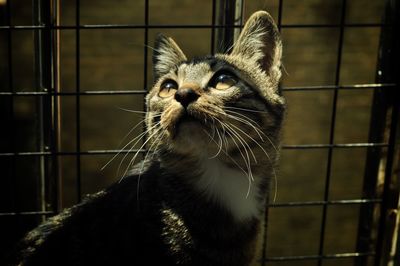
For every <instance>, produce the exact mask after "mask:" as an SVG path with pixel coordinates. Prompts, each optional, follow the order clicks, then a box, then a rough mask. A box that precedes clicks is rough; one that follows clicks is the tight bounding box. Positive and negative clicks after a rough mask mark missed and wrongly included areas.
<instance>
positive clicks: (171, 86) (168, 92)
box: [158, 80, 178, 98]
mask: <svg viewBox="0 0 400 266" xmlns="http://www.w3.org/2000/svg"><path fill="white" fill-rule="evenodd" d="M177 90H178V84H177V83H176V82H175V81H173V80H166V81H164V82H163V83H162V84H161V87H160V91H159V92H158V96H160V97H161V98H167V97H170V96H173V95H174V94H175V92H176V91H177Z"/></svg>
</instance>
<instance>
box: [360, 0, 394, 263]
mask: <svg viewBox="0 0 400 266" xmlns="http://www.w3.org/2000/svg"><path fill="white" fill-rule="evenodd" d="M390 3H391V2H390V1H386V10H385V13H384V14H383V18H382V22H383V23H384V24H394V21H393V20H394V19H393V18H394V15H392V12H393V10H394V6H392V5H391V4H390ZM395 32H396V31H394V30H393V28H392V27H382V28H381V35H380V43H379V52H378V63H377V74H376V82H377V83H392V82H394V76H395V73H394V70H393V58H394V55H393V53H394V49H393V47H392V45H393V43H392V42H393V40H392V39H393V36H395V34H394V33H395ZM397 49H398V48H397ZM392 90H393V88H392V89H389V88H377V89H375V90H374V95H373V101H372V108H371V119H370V127H369V136H368V142H370V143H379V142H385V140H384V139H385V138H384V133H385V129H386V122H387V116H388V108H389V107H390V104H389V103H390V99H391V98H393V96H392V95H391V91H392ZM383 160H384V159H383V153H382V150H381V149H380V148H369V149H368V151H367V158H366V163H365V171H364V173H365V174H364V183H363V188H362V189H363V190H362V191H363V192H362V193H363V194H362V196H363V198H377V197H378V196H379V195H377V193H378V191H377V186H378V179H379V176H380V173H379V167H380V164H381V163H382V161H383ZM376 208H377V206H372V205H361V206H360V214H359V222H358V233H357V245H356V250H357V252H371V251H372V250H373V248H374V244H375V243H374V241H375V239H374V238H373V236H372V231H373V230H374V226H375V222H376V219H375V218H376V216H375V215H374V213H375V209H376ZM366 263H367V258H365V257H360V258H356V259H355V261H354V265H357V266H362V265H366Z"/></svg>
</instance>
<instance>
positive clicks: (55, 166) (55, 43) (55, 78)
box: [49, 0, 62, 212]
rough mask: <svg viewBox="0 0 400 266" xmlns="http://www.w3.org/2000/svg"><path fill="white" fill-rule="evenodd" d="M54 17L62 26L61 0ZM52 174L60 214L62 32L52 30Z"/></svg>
mask: <svg viewBox="0 0 400 266" xmlns="http://www.w3.org/2000/svg"><path fill="white" fill-rule="evenodd" d="M51 4H52V8H51V10H52V15H51V25H52V27H53V28H54V26H59V25H60V0H52V2H51ZM51 42H52V51H53V56H52V59H53V61H52V74H53V75H52V91H53V96H52V105H53V106H52V107H53V108H52V132H53V134H52V135H53V136H52V151H53V155H52V173H53V182H52V185H53V186H52V187H53V190H54V193H53V194H54V195H53V199H52V200H49V202H54V203H53V204H54V207H55V210H56V212H60V211H61V208H62V174H61V160H60V159H59V157H58V156H57V153H58V151H60V148H61V109H60V96H59V95H58V93H59V92H60V89H61V79H60V78H61V72H60V30H59V29H55V30H54V29H53V30H52V39H51Z"/></svg>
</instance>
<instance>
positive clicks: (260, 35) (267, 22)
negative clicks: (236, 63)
mask: <svg viewBox="0 0 400 266" xmlns="http://www.w3.org/2000/svg"><path fill="white" fill-rule="evenodd" d="M231 55H233V56H241V57H244V58H245V59H246V60H251V61H252V62H258V63H259V65H260V66H261V68H262V69H263V70H264V71H265V72H266V73H267V74H269V75H271V76H272V77H275V78H277V79H278V80H279V78H280V74H281V73H280V66H281V57H282V42H281V38H280V35H279V31H278V27H277V26H276V24H275V22H274V20H273V19H272V17H271V16H270V15H269V14H268V13H267V12H265V11H258V12H255V13H254V14H253V15H251V17H250V18H249V19H248V20H247V22H246V24H245V26H244V28H243V30H242V32H241V34H240V36H239V38H238V40H237V41H236V42H235V45H234V47H233V50H232V52H231Z"/></svg>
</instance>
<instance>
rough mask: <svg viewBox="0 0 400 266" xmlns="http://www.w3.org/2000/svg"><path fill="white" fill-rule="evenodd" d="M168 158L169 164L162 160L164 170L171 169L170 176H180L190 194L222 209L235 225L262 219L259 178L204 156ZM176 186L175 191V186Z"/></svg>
mask: <svg viewBox="0 0 400 266" xmlns="http://www.w3.org/2000/svg"><path fill="white" fill-rule="evenodd" d="M168 158H173V160H171V159H167V160H166V162H165V163H166V165H167V167H166V169H172V174H174V175H177V176H180V180H181V181H182V182H185V183H186V185H188V186H191V187H192V190H193V191H194V193H198V194H199V195H202V197H203V198H204V199H205V200H207V201H209V202H212V203H214V204H215V205H217V206H220V207H222V208H224V209H225V210H226V211H227V212H228V213H230V214H231V215H232V216H233V218H234V220H235V221H236V222H244V221H247V220H251V219H254V218H255V219H258V218H259V217H260V216H261V215H262V209H263V206H264V203H265V197H264V196H263V194H265V191H264V189H261V187H262V185H261V184H260V183H259V182H260V181H261V180H263V178H260V177H258V176H249V175H248V172H245V171H244V170H243V169H239V168H235V167H232V166H228V165H227V164H226V163H224V162H222V161H221V160H219V159H218V158H211V157H210V156H209V155H207V154H202V155H198V156H196V157H191V158H188V157H185V156H182V157H181V158H179V156H178V155H174V156H169V157H168ZM176 162H179V163H176ZM176 164H179V165H176ZM176 186H177V189H179V187H178V186H179V184H177V185H176Z"/></svg>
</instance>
